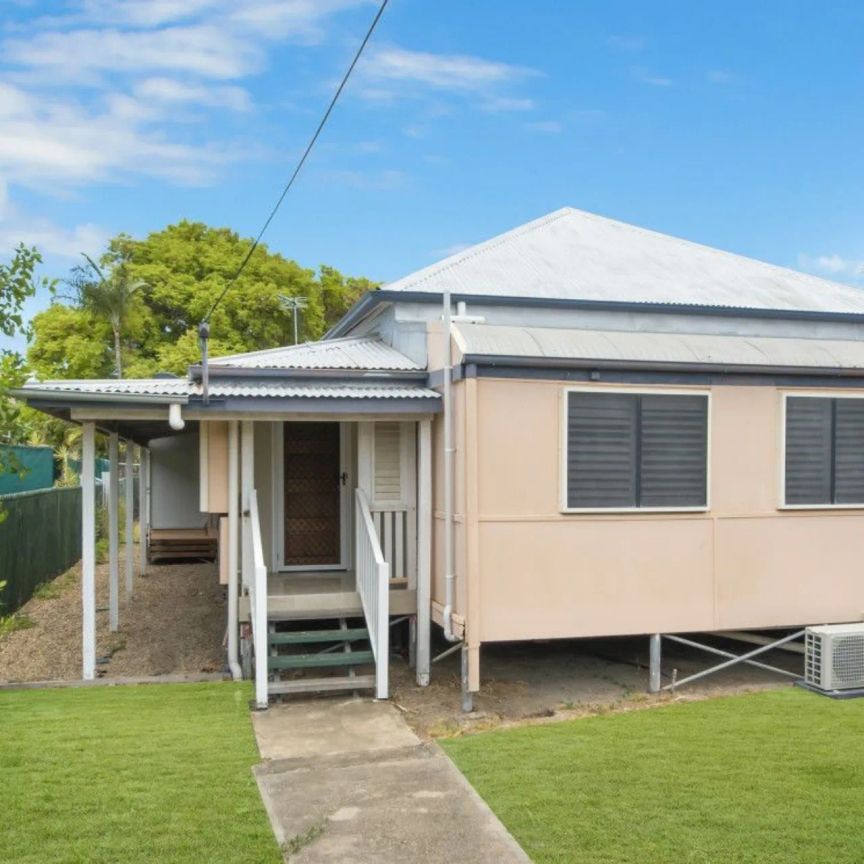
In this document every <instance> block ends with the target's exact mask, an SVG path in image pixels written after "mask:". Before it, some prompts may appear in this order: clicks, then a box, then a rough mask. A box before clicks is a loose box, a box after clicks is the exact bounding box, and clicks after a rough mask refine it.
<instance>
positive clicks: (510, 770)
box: [442, 687, 864, 864]
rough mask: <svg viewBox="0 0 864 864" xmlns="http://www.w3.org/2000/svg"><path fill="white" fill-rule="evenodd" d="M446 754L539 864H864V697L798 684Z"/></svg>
mask: <svg viewBox="0 0 864 864" xmlns="http://www.w3.org/2000/svg"><path fill="white" fill-rule="evenodd" d="M442 743H443V746H444V749H445V750H446V751H447V753H448V754H449V755H450V756H451V757H452V758H453V760H454V761H455V762H456V764H457V765H458V766H459V768H460V769H461V770H462V771H463V772H464V773H465V775H466V776H467V777H468V779H469V780H470V781H471V783H472V784H473V785H474V787H475V788H476V789H477V791H478V792H479V793H480V795H482V796H483V798H484V799H485V800H486V801H487V802H488V804H489V806H490V807H491V808H492V809H493V810H494V811H495V813H496V814H497V815H498V817H499V818H500V819H501V821H502V822H503V823H504V825H505V826H506V827H507V828H508V829H509V830H510V831H511V832H512V833H513V834H514V836H515V837H516V839H517V840H518V841H519V842H520V843H521V845H522V847H523V848H524V849H525V851H526V852H527V853H528V854H529V855H530V856H531V859H532V860H533V861H536V862H537V864H547V862H564V861H596V862H601V861H602V862H604V864H625V862H626V864H631V862H639V864H661V862H662V864H666V862H672V861H675V862H678V861H680V862H700V864H702V862H705V864H707V862H724V864H745V862H746V864H787V862H791V861H831V862H832V864H858V862H860V861H862V860H864V840H862V837H861V832H860V831H859V814H860V813H861V810H862V807H864V783H862V776H864V701H862V700H860V699H857V700H855V699H852V700H848V701H835V700H832V699H826V698H825V697H822V696H817V695H815V694H812V693H807V692H804V691H802V690H797V689H793V688H791V687H789V688H786V689H783V690H778V691H773V692H768V693H756V694H749V695H746V696H736V697H731V698H725V699H711V700H706V701H702V702H690V703H687V702H683V703H678V704H672V705H668V706H666V707H654V708H646V709H644V710H637V711H629V712H622V713H618V714H609V715H606V716H600V717H588V718H584V719H581V720H574V721H569V722H562V723H553V724H549V725H545V726H528V727H524V728H521V729H513V730H506V731H496V732H487V733H482V734H479V735H474V736H470V737H465V738H460V739H454V740H451V741H445V742H442Z"/></svg>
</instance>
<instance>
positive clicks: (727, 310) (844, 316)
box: [324, 288, 864, 339]
mask: <svg viewBox="0 0 864 864" xmlns="http://www.w3.org/2000/svg"><path fill="white" fill-rule="evenodd" d="M443 296H444V295H443V294H442V293H441V292H430V291H390V290H388V289H387V288H381V289H380V290H378V291H369V292H367V293H366V294H364V295H363V296H362V297H361V298H360V299H359V300H358V301H357V302H356V303H355V304H354V306H352V307H351V309H349V310H348V312H346V313H345V315H344V316H343V317H342V319H341V320H340V321H337V322H336V324H334V325H333V327H331V328H330V329H329V330H328V331H327V333H325V334H324V339H334V338H337V337H339V336H345V335H346V334H348V333H350V332H351V330H353V329H354V328H355V327H356V326H357V325H358V324H360V322H361V321H363V320H364V319H365V318H367V317H368V316H369V315H370V314H371V313H372V312H373V311H374V310H375V308H376V307H377V306H379V305H383V304H385V303H427V304H430V303H432V304H440V303H441V302H442V297H443ZM451 302H465V303H470V304H471V305H472V306H481V307H482V306H515V307H529V308H531V307H533V308H535V309H585V310H595V311H607V312H610V311H611V312H642V313H648V312H661V313H663V314H665V315H699V316H707V317H713V318H770V319H775V320H793V321H794V320H798V321H801V320H803V321H846V322H857V323H859V324H860V323H864V312H819V311H805V310H801V309H760V308H754V307H751V306H701V305H698V304H690V303H680V304H679V303H651V302H646V303H639V302H635V301H632V300H627V301H622V300H573V299H560V298H554V297H513V296H502V297H498V296H495V295H492V294H471V293H464V294H462V293H459V294H452V295H451Z"/></svg>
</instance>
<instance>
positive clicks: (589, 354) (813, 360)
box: [456, 323, 864, 371]
mask: <svg viewBox="0 0 864 864" xmlns="http://www.w3.org/2000/svg"><path fill="white" fill-rule="evenodd" d="M456 327H457V333H458V341H459V345H460V348H461V349H462V352H463V354H464V355H465V359H466V360H468V361H470V360H474V361H477V362H482V361H483V360H484V359H485V360H487V361H491V360H493V359H494V360H495V361H496V362H504V361H505V360H512V361H514V362H517V363H518V361H520V360H529V359H531V360H546V361H548V362H549V363H550V365H551V364H552V363H556V362H564V361H571V362H572V363H573V364H574V365H592V364H597V365H598V366H599V365H606V364H609V363H614V364H616V365H620V366H625V365H632V366H640V365H647V366H664V367H665V366H679V367H700V366H704V367H729V368H738V367H747V368H754V369H755V370H756V371H758V370H759V369H788V370H809V369H812V370H826V371H829V370H831V371H837V370H849V371H855V370H862V371H864V341H861V342H858V341H854V340H836V339H830V340H828V339H806V338H793V337H785V336H784V337H771V336H732V335H713V334H701V333H657V332H639V331H618V330H571V329H566V330H565V329H557V328H552V327H512V326H494V325H488V324H466V323H460V324H458V325H456Z"/></svg>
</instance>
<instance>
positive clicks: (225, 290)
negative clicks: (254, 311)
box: [201, 0, 388, 339]
mask: <svg viewBox="0 0 864 864" xmlns="http://www.w3.org/2000/svg"><path fill="white" fill-rule="evenodd" d="M387 3H388V0H382V2H381V5H380V6H379V7H378V12H377V13H376V14H375V17H374V18H373V19H372V23H371V24H370V25H369V29H368V30H367V31H366V35H365V36H364V37H363V41H362V42H361V43H360V47H359V48H358V49H357V53H356V54H355V55H354V59H353V60H352V61H351V65H350V66H349V67H348V69H347V71H346V72H345V75H344V76H343V78H342V81H341V82H340V83H339V86H338V87H337V88H336V92H335V93H334V94H333V98H332V99H331V100H330V104H329V105H328V106H327V110H326V111H325V112H324V116H323V117H322V118H321V122H320V123H319V124H318V128H317V129H316V130H315V134H314V135H313V136H312V137H311V138H310V139H309V143H308V144H307V145H306V149H305V150H304V151H303V155H302V156H301V157H300V161H299V162H298V163H297V166H296V167H295V168H294V171H293V173H292V174H291V176H290V177H289V179H288V182H287V183H286V184H285V188H284V189H283V190H282V194H281V195H280V196H279V198H278V200H277V201H276V204H275V205H274V206H273V209H272V210H271V211H270V215H269V216H268V217H267V220H266V221H265V222H264V224H263V225H262V226H261V230H260V231H259V232H258V236H257V237H256V238H255V241H254V242H253V243H252V245H251V246H250V247H249V251H248V252H247V253H246V256H245V257H244V258H243V260H242V261H241V262H240V266H239V267H238V268H237V272H236V273H235V274H234V275H233V276H232V277H231V279H230V280H229V282H228V284H227V285H226V286H225V287H224V288H223V289H222V291H221V293H220V294H219V296H218V297H217V298H216V300H215V302H214V303H213V305H212V306H211V307H210V310H209V311H208V312H207V314H206V315H205V316H204V320H203V321H202V322H201V324H202V326H203V327H204V328H205V331H206V325H207V322H208V321H209V320H210V316H211V315H212V314H213V313H214V312H215V311H216V307H217V306H218V305H219V304H220V303H221V302H222V300H223V298H224V297H225V295H226V294H227V293H228V291H229V290H230V289H231V287H232V286H233V285H234V283H235V282H236V281H237V280H238V279H239V278H240V274H241V273H242V272H243V270H244V269H245V268H246V265H247V264H248V263H249V259H250V258H251V257H252V253H253V252H254V251H255V250H256V249H257V248H258V244H259V243H260V242H261V238H262V237H263V236H264V232H265V231H266V230H267V229H268V228H269V227H270V223H271V222H272V221H273V217H274V216H275V215H276V213H277V211H278V210H279V208H280V207H281V206H282V202H283V201H284V200H285V196H286V195H287V194H288V192H289V190H290V189H291V187H292V186H293V185H294V181H295V180H296V179H297V175H298V174H299V173H300V170H301V169H302V168H303V165H304V163H305V162H306V159H307V158H308V156H309V154H310V153H311V152H312V148H313V147H314V146H315V142H316V141H317V140H318V136H319V135H320V134H321V132H322V130H323V129H324V126H325V125H326V124H327V120H328V119H329V118H330V115H331V114H332V113H333V109H334V108H335V107H336V103H337V102H338V101H339V97H340V96H341V95H342V91H343V90H344V89H345V85H346V84H347V83H348V79H349V78H350V77H351V73H352V72H353V71H354V67H355V66H356V65H357V61H358V60H359V59H360V56H361V55H362V53H363V50H364V49H365V48H366V44H367V43H368V42H369V40H370V39H371V38H372V33H373V32H374V31H375V27H376V26H377V25H378V22H379V21H380V20H381V16H382V15H383V14H384V10H385V9H386V8H387ZM202 338H204V339H206V338H207V337H206V335H204V333H202Z"/></svg>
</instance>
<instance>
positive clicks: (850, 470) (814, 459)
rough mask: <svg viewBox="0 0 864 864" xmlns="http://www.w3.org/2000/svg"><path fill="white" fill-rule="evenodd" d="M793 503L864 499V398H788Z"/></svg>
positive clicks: (789, 484) (788, 479)
mask: <svg viewBox="0 0 864 864" xmlns="http://www.w3.org/2000/svg"><path fill="white" fill-rule="evenodd" d="M785 500H786V503H787V504H792V505H796V504H797V505H806V504H821V505H825V504H864V399H831V398H823V397H807V396H792V397H788V398H787V399H786V490H785Z"/></svg>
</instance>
